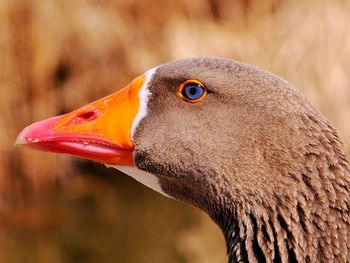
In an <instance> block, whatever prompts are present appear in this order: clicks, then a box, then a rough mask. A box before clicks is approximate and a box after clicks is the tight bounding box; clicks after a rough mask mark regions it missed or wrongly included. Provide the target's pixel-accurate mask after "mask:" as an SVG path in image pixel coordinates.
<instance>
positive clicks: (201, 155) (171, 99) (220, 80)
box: [16, 57, 350, 262]
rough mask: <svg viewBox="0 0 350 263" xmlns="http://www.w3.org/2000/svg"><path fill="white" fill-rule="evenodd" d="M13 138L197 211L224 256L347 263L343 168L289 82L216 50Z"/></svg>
mask: <svg viewBox="0 0 350 263" xmlns="http://www.w3.org/2000/svg"><path fill="white" fill-rule="evenodd" d="M16 144H17V145H26V146H29V147H31V148H33V149H37V150H42V151H48V152H55V153H64V154H71V155H75V156H79V157H82V158H86V159H90V160H94V161H97V162H101V163H104V164H106V165H107V166H111V167H114V168H116V169H119V170H120V171H122V172H124V173H126V174H128V175H130V176H131V177H133V178H135V179H136V180H137V181H139V182H141V183H143V184H144V185H146V186H148V187H149V188H151V189H153V190H155V191H157V192H159V193H161V194H163V195H165V196H167V197H169V198H172V199H175V200H179V201H182V202H186V203H189V204H192V205H193V206H195V207H197V208H199V209H201V210H203V211H204V212H206V213H207V214H208V215H209V216H210V217H211V219H212V220H213V221H214V222H215V223H216V224H217V225H218V226H219V227H220V228H221V230H222V232H223V235H224V237H225V241H226V245H227V254H228V261H229V262H350V212H349V206H350V191H349V188H350V176H349V175H350V166H349V159H348V157H347V156H346V153H345V152H346V150H345V147H344V144H343V142H342V140H341V138H340V136H339V133H338V131H337V130H336V128H335V127H334V126H333V125H332V123H330V122H329V121H328V120H327V119H326V118H325V117H324V116H323V115H322V114H321V113H320V112H319V111H318V110H317V109H316V108H315V107H314V106H312V104H311V103H310V102H309V100H308V99H307V98H306V97H305V96H304V95H302V94H301V93H300V92H299V91H298V90H297V89H296V88H295V87H294V86H292V85H291V84H289V83H288V82H287V81H285V80H283V79H282V78H280V77H278V76H276V75H274V74H272V73H270V72H267V71H265V70H262V69H259V68H257V67H255V66H251V65H248V64H245V63H242V62H237V61H233V60H230V59H226V58H218V57H196V58H187V59H181V60H176V61H172V62H169V63H166V64H162V65H160V66H157V67H155V68H152V69H150V70H148V71H147V72H146V73H144V74H143V75H141V76H139V77H137V78H136V79H135V80H133V81H132V82H131V83H130V84H128V85H127V86H126V87H125V88H123V89H120V90H118V91H117V92H116V93H114V94H111V95H109V96H107V97H104V98H102V99H100V100H97V101H95V102H92V103H90V104H88V105H86V106H84V107H82V108H80V109H77V110H75V111H73V112H71V113H68V114H64V115H61V116H58V117H53V118H49V119H47V120H43V121H39V122H36V123H34V124H32V125H30V126H28V127H27V128H25V129H24V130H23V131H22V132H21V133H20V134H19V135H18V137H17V140H16Z"/></svg>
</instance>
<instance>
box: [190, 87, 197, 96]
mask: <svg viewBox="0 0 350 263" xmlns="http://www.w3.org/2000/svg"><path fill="white" fill-rule="evenodd" d="M196 93H197V89H196V88H195V87H191V88H190V94H191V95H195V94H196Z"/></svg>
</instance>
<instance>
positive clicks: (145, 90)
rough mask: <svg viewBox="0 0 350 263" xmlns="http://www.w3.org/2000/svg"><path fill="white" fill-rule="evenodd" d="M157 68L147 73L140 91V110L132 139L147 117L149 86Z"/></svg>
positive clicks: (133, 127) (132, 126)
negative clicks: (141, 122)
mask: <svg viewBox="0 0 350 263" xmlns="http://www.w3.org/2000/svg"><path fill="white" fill-rule="evenodd" d="M157 68H158V67H155V68H152V69H150V70H148V71H147V72H146V73H145V82H144V83H143V85H142V87H141V89H140V91H139V109H138V112H137V114H136V116H135V118H134V121H133V122H132V125H131V139H133V137H134V135H135V132H136V129H137V127H138V125H139V124H140V121H141V120H142V119H143V118H144V117H146V116H147V104H148V100H149V96H150V95H151V92H150V91H149V87H148V85H149V83H150V81H151V79H152V77H153V75H154V73H156V71H157Z"/></svg>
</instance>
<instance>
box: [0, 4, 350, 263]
mask: <svg viewBox="0 0 350 263" xmlns="http://www.w3.org/2000/svg"><path fill="white" fill-rule="evenodd" d="M349 29H350V1H349V0H328V1H327V0H319V1H311V0H306V1H297V0H259V1H253V0H241V1H228V0H227V1H219V0H206V1H200V0H181V1H172V0H133V1H132V0H129V1H123V0H100V1H94V0H77V1H71V0H60V1H54V0H51V1H41V0H1V1H0V112H1V116H0V262H9V263H11V262H16V263H17V262H225V260H226V257H225V247H224V242H223V238H222V237H221V233H220V231H219V230H218V228H217V227H216V226H215V225H214V224H213V223H211V222H210V220H209V219H208V217H207V216H206V215H204V214H202V213H201V212H199V211H197V210H196V209H194V208H192V207H189V206H186V205H184V204H180V203H178V202H175V201H172V200H168V199H166V198H164V197H162V196H160V195H158V194H156V193H154V192H152V190H149V189H146V188H145V187H143V186H141V185H140V184H138V183H136V182H134V181H133V180H132V179H130V178H128V177H126V176H125V175H122V174H120V173H118V172H117V171H116V170H113V169H107V168H105V167H103V166H102V165H99V164H93V163H91V162H89V161H82V160H79V159H77V158H72V157H67V156H58V155H53V154H45V153H40V152H33V151H30V150H27V149H22V148H21V149H15V148H13V142H14V140H15V138H16V135H17V133H18V132H19V131H20V130H21V129H22V128H23V127H24V126H26V125H27V124H29V123H31V122H34V121H37V120H40V119H43V118H47V117H50V116H53V115H57V114H60V113H64V112H67V111H70V110H72V109H75V108H77V107H79V106H81V105H83V104H85V103H87V102H90V101H92V100H94V99H97V98H99V97H101V96H103V95H107V94H109V93H111V92H114V91H115V90H116V89H118V88H121V87H123V86H124V85H126V84H127V83H128V82H129V81H131V80H132V79H133V78H134V77H136V76H138V75H140V74H142V73H143V72H144V71H146V70H147V69H148V68H151V67H153V66H155V65H157V64H161V63H164V62H166V61H169V60H173V59H178V58H182V57H190V56H225V57H229V58H233V59H237V60H242V61H245V62H248V63H252V64H255V65H258V66H260V67H263V68H266V69H268V70H270V71H273V72H275V73H277V74H279V75H281V76H283V77H284V78H286V79H287V80H289V81H290V82H292V83H293V84H295V85H296V86H297V87H298V88H300V89H301V90H302V91H303V92H304V93H305V94H306V95H307V96H308V97H309V98H310V99H311V101H313V103H314V104H315V105H316V106H317V107H318V108H320V109H321V111H322V112H323V113H324V114H325V115H326V116H327V117H328V118H329V119H331V120H332V121H333V122H334V123H335V125H336V126H337V127H338V128H339V130H340V131H341V133H342V135H343V138H344V139H345V141H346V142H347V143H348V144H349V142H350V34H349V32H350V31H349Z"/></svg>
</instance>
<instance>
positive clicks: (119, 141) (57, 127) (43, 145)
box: [16, 75, 145, 166]
mask: <svg viewBox="0 0 350 263" xmlns="http://www.w3.org/2000/svg"><path fill="white" fill-rule="evenodd" d="M144 80H145V77H144V76H143V75H142V76H140V77H138V78H136V79H135V80H134V81H132V82H131V83H130V84H129V85H128V86H126V87H125V88H123V89H121V90H119V91H117V92H116V93H114V94H111V95H109V96H107V97H104V98H102V99H100V100H97V101H95V102H92V103H90V104H88V105H86V106H84V107H82V108H80V109H78V110H75V111H73V112H70V113H67V114H64V115H61V116H57V117H53V118H50V119H47V120H43V121H39V122H36V123H34V124H32V125H30V126H28V127H26V128H25V129H24V130H23V131H22V132H21V133H20V134H19V135H18V137H17V140H16V145H26V146H29V147H31V148H34V149H37V150H41V151H48V152H55V153H65V154H72V155H76V156H80V157H82V158H86V159H90V160H94V161H98V162H103V163H108V164H121V165H129V166H133V158H132V152H133V149H134V145H133V143H132V141H131V125H132V123H133V121H134V118H135V116H136V114H137V111H138V108H139V99H138V94H139V91H140V89H141V87H142V85H143V83H144Z"/></svg>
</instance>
